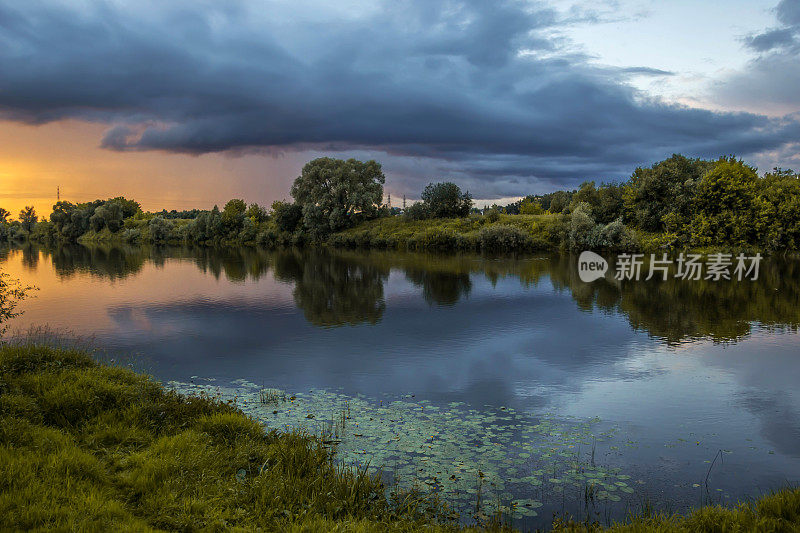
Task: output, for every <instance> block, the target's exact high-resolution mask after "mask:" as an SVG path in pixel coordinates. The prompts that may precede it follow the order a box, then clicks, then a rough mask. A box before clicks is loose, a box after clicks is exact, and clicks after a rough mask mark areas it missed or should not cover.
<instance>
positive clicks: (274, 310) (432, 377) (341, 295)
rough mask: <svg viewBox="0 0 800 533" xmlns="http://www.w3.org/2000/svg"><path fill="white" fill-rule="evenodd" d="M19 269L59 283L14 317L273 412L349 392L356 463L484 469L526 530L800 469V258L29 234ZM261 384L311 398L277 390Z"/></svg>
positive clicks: (2, 254)
mask: <svg viewBox="0 0 800 533" xmlns="http://www.w3.org/2000/svg"><path fill="white" fill-rule="evenodd" d="M0 267H1V268H2V269H3V270H4V271H6V272H8V273H10V274H12V275H13V276H15V277H18V278H21V279H22V280H23V281H25V282H27V283H29V284H34V285H36V286H37V287H39V289H40V290H39V291H38V293H37V297H36V298H35V299H32V300H28V301H26V302H25V303H24V304H23V308H24V310H25V314H24V315H23V316H22V317H21V318H19V319H17V320H16V321H15V322H14V323H13V324H12V325H13V326H15V327H17V328H21V329H24V328H26V327H28V326H31V325H48V326H49V327H51V328H54V329H56V330H66V331H70V332H71V333H72V334H74V335H78V336H93V337H94V339H95V343H96V344H97V345H98V346H101V347H103V348H104V349H106V350H108V351H111V352H113V353H118V354H127V356H128V357H131V358H133V359H135V361H136V363H137V365H138V366H139V367H140V368H145V369H146V370H147V371H149V372H151V373H152V374H153V375H155V376H156V377H157V378H159V379H161V380H163V381H165V382H175V383H173V385H174V386H176V387H178V388H183V390H189V389H192V388H194V389H198V388H206V389H208V390H217V391H220V392H222V393H226V394H233V395H238V396H239V397H240V400H241V401H242V402H243V403H244V404H246V407H247V409H248V410H250V412H251V414H254V416H259V417H261V418H262V419H263V420H264V422H265V423H266V424H268V425H273V426H280V425H283V424H294V425H296V424H304V425H305V426H306V427H307V428H308V429H309V430H311V431H322V430H325V429H326V427H327V429H330V428H331V427H332V426H330V425H328V426H326V424H328V422H326V421H327V420H333V419H334V418H336V410H337V409H339V410H341V408H342V406H347V407H349V408H351V409H352V411H353V412H352V413H351V416H352V421H351V422H348V430H347V431H348V433H349V434H350V435H352V434H353V433H356V431H360V432H361V433H359V435H365V436H363V437H359V438H360V439H362V440H360V441H358V439H353V437H352V436H351V437H349V438H350V439H351V441H348V443H345V444H344V445H342V446H343V450H342V456H343V457H344V458H346V459H347V460H349V461H353V462H355V461H359V460H367V459H369V460H371V461H372V464H373V465H374V464H375V462H376V460H377V462H382V463H385V464H384V466H386V467H387V471H393V472H394V474H397V475H398V476H400V475H401V474H402V475H405V476H406V478H408V479H410V478H411V477H412V476H411V474H413V472H414V471H415V469H416V470H417V471H418V472H420V474H419V476H418V477H421V478H423V479H424V480H427V481H428V483H427V487H428V488H429V489H430V490H446V491H451V495H452V494H453V493H455V496H453V497H454V502H455V503H454V506H456V507H458V505H464V504H465V503H466V502H469V501H474V499H475V498H476V496H477V495H476V493H475V492H474V489H475V486H476V485H481V487H480V489H479V491H480V492H481V495H482V497H483V498H484V499H486V498H487V495H488V497H489V498H490V499H493V500H496V501H497V502H498V504H499V505H503V506H505V505H506V502H510V501H517V502H518V508H517V511H519V506H525V509H524V510H523V511H524V512H522V513H519V512H516V513H515V512H514V508H513V507H512V508H511V511H510V512H511V514H515V515H516V516H517V517H518V519H519V520H521V522H518V523H519V524H522V525H524V526H535V525H539V524H543V523H547V522H548V521H549V519H550V517H551V516H552V512H554V511H556V512H568V513H573V514H576V515H578V516H583V515H586V514H588V515H589V516H592V517H594V518H597V519H600V520H607V519H609V518H612V517H619V516H622V515H623V514H624V513H625V511H626V509H629V508H636V507H637V506H638V505H640V504H641V502H642V501H644V500H647V501H649V502H651V503H654V504H655V505H656V506H658V507H661V508H663V509H667V510H682V509H685V508H686V507H687V506H690V505H696V504H699V503H701V502H703V501H708V500H709V499H710V500H711V501H715V502H717V501H721V502H728V501H735V500H736V499H739V498H744V497H749V496H754V495H758V494H761V493H762V492H764V491H767V490H769V489H771V488H777V487H781V486H785V485H787V484H797V483H798V482H799V481H800V392H798V386H797V383H798V379H799V378H800V350H799V349H798V347H799V346H800V345H799V344H798V340H800V339H798V334H797V326H798V325H799V324H800V262H798V261H796V260H786V259H771V260H769V261H767V262H765V263H764V264H762V268H761V273H760V276H759V279H758V280H756V281H741V282H711V281H700V282H689V281H681V280H670V281H667V282H660V281H652V282H645V281H638V282H633V281H631V282H623V283H620V282H615V281H614V280H613V279H610V278H609V279H605V280H599V281H596V282H594V283H592V284H586V283H583V282H581V281H580V280H579V279H578V276H577V270H576V265H575V258H574V257H569V256H563V255H541V256H530V257H517V258H486V257H480V256H472V255H458V256H432V255H424V254H415V253H399V252H370V253H366V252H334V251H320V250H317V251H299V250H285V251H276V252H268V251H263V250H255V249H248V248H242V249H235V250H212V249H207V248H114V247H111V248H108V247H93V248H87V247H82V246H72V247H62V248H53V249H39V248H36V247H33V246H28V247H23V248H18V249H4V250H0ZM242 380H244V381H242ZM264 387H269V388H278V389H281V390H282V391H286V393H287V395H294V396H295V398H296V399H295V401H294V402H282V401H280V402H279V405H277V404H276V408H275V409H273V408H272V406H271V405H269V406H266V405H261V404H260V403H259V402H258V401H256V399H257V394H258V391H259V390H260V389H261V388H264ZM248 395H250V396H248ZM248 401H249V403H248ZM273 411H279V412H278V413H277V414H274V415H273ZM307 414H311V415H312V418H307ZM359 422H360V423H361V426H360V428H361V429H359V430H355V429H353V428H354V427H355V424H356V423H359ZM417 433H419V435H417ZM427 433H436V434H434V435H427ZM387 436H388V438H386V439H385V440H386V442H389V441H391V443H390V444H391V445H390V446H389V447H388V448H387V447H386V446H385V445H378V444H377V443H378V441H380V442H383V440H384V438H385V437H387ZM414 439H420V440H419V442H417V441H416V440H414ZM422 439H425V441H424V442H423V440H422ZM469 439H477V440H475V441H474V442H473V441H471V440H470V441H469V445H470V446H473V448H470V449H469V450H466V448H464V444H465V443H467V441H468V440H469ZM356 441H357V442H356ZM428 441H429V442H428ZM384 444H385V442H384ZM423 448H424V450H423V451H420V450H421V449H423ZM465 450H466V451H465ZM475 450H477V451H475ZM548 450H555V451H552V452H551V451H548ZM715 458H716V459H715ZM412 459H413V460H412ZM458 462H461V463H463V464H462V465H461V466H459V465H457V463H458ZM712 464H713V466H712ZM420 465H422V466H423V467H424V468H422V469H420V468H416V467H417V466H420ZM431 465H432V466H431ZM450 468H455V469H457V472H456V473H457V474H458V475H457V476H456V477H457V478H458V480H457V481H456V480H452V482H445V484H444V485H443V481H442V477H444V478H448V479H449V475H450V474H451V472H450V470H449V469H450ZM509 469H511V473H509ZM445 470H447V471H446V472H445ZM478 470H480V472H481V473H482V474H483V475H484V478H481V477H480V476H479V475H478ZM454 472H455V471H454ZM597 472H600V473H599V474H598V473H597ZM394 474H392V473H390V478H391V476H393V475H394ZM453 475H455V474H453ZM598 476H599V478H600V480H601V481H600V482H599V483H597V490H596V491H595V492H594V493H593V495H592V496H593V497H592V498H588V499H587V497H586V487H587V486H588V485H589V484H592V483H593V481H592V480H593V479H594V480H596V479H598ZM398 479H402V477H398ZM484 479H485V480H486V481H485V482H484V481H483V480H484ZM489 479H491V482H492V483H493V484H489ZM509 479H511V480H516V481H511V482H509ZM520 480H521V481H520ZM398 482H400V481H398ZM447 483H450V484H449V485H447V486H445V485H446V484H447ZM615 484H616V485H615ZM599 491H603V492H604V494H603V496H602V497H601V498H599V499H598V498H597V497H596V496H597V494H598V492H599ZM519 502H522V503H519ZM525 502H527V504H526V503H525ZM531 502H532V503H531ZM534 509H535V511H534ZM534 515H536V516H534Z"/></svg>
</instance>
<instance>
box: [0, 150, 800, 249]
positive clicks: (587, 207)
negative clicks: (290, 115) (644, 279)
mask: <svg viewBox="0 0 800 533" xmlns="http://www.w3.org/2000/svg"><path fill="white" fill-rule="evenodd" d="M385 180H386V178H385V176H384V173H383V170H382V168H381V165H380V164H379V163H377V162H376V161H366V162H363V161H358V160H355V159H349V160H340V159H333V158H328V157H324V158H319V159H315V160H313V161H311V162H309V163H307V164H306V165H305V166H304V167H303V169H302V172H301V174H300V176H298V178H297V179H296V180H295V182H294V184H293V186H292V188H291V197H292V201H278V202H274V203H273V204H272V205H271V206H269V207H266V206H261V205H258V204H250V205H248V204H247V203H245V201H244V200H241V199H233V200H230V201H229V202H227V203H226V204H225V205H224V206H223V208H222V209H219V208H218V207H217V206H214V208H213V209H210V210H199V209H194V210H190V211H175V210H173V211H166V210H162V211H160V212H144V211H143V210H142V209H141V206H140V205H139V203H137V202H136V201H134V200H130V199H126V198H124V197H117V198H111V199H108V200H95V201H92V202H85V203H72V202H68V201H60V202H57V203H56V204H55V205H54V206H53V211H52V213H51V214H50V215H49V217H47V218H43V219H41V220H40V219H39V217H38V215H37V213H36V211H35V210H34V208H33V207H25V208H24V209H23V210H22V211H21V212H20V213H19V217H18V220H10V218H11V213H9V212H8V211H6V210H4V209H2V208H0V240H22V239H30V240H34V241H40V242H49V241H57V242H75V241H78V240H81V239H86V240H98V241H104V240H108V241H124V242H128V243H132V244H136V243H155V244H163V243H195V244H225V243H227V244H242V243H245V244H260V245H264V246H279V245H302V244H305V243H310V242H329V243H332V244H338V245H345V246H349V245H360V246H364V245H366V246H375V247H389V248H392V247H405V246H408V247H410V248H414V247H415V243H416V244H417V245H418V246H416V247H418V248H428V247H431V248H435V247H437V246H438V247H443V248H448V247H449V248H480V249H484V250H495V249H496V250H499V251H503V250H515V249H532V248H567V249H576V250H577V249H585V248H595V249H619V250H622V249H625V250H629V249H634V248H643V249H650V248H667V247H673V248H685V247H708V246H733V247H757V248H760V249H763V250H796V249H797V248H798V246H800V176H798V174H797V173H795V172H794V171H792V170H784V169H780V168H776V169H774V170H773V171H771V172H767V173H765V174H764V175H761V176H760V175H759V174H758V172H757V170H756V168H754V167H753V166H751V165H749V164H747V163H746V162H744V161H743V160H741V159H737V158H735V157H733V156H730V157H721V158H719V159H716V160H705V159H699V158H688V157H685V156H682V155H678V154H675V155H673V156H671V157H670V158H668V159H665V160H663V161H660V162H657V163H655V164H653V165H652V166H650V167H639V168H637V169H635V170H634V172H633V173H632V174H631V176H630V177H629V178H628V179H627V180H625V181H623V182H621V183H601V184H600V185H597V184H596V182H595V181H586V182H584V183H583V184H582V185H581V186H580V187H579V188H578V189H575V190H559V191H554V192H551V193H548V194H542V195H529V196H526V197H524V198H522V199H521V200H519V201H517V202H514V203H511V204H508V205H505V206H498V205H494V206H492V207H490V208H488V209H483V210H478V209H476V208H475V207H474V206H473V199H472V196H471V195H470V194H469V192H464V191H462V190H461V189H460V188H459V187H458V185H456V184H455V183H452V182H448V181H444V182H440V183H431V184H429V185H428V186H427V187H425V189H424V190H423V191H422V193H421V195H420V196H421V201H419V202H416V203H414V204H412V205H410V206H409V207H408V208H405V209H403V210H401V209H397V208H394V209H393V208H391V207H390V206H389V205H386V204H385V203H384V202H383V186H384V184H385ZM520 215H522V216H520ZM377 219H391V220H392V221H391V224H388V223H383V222H376V223H367V222H369V221H375V220H377ZM458 220H462V221H463V222H457V221H458ZM447 221H451V222H447ZM452 221H456V222H454V223H453V222H452ZM364 223H367V224H364ZM353 228H355V229H353ZM403 235H405V237H403ZM398 236H399V237H398Z"/></svg>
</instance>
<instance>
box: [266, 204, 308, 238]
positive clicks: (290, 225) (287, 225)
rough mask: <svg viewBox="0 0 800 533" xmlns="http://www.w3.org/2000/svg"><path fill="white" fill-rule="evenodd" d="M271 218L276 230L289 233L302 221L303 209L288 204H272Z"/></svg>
mask: <svg viewBox="0 0 800 533" xmlns="http://www.w3.org/2000/svg"><path fill="white" fill-rule="evenodd" d="M272 216H273V217H275V224H277V225H278V229H280V230H281V231H288V232H289V233H291V232H293V231H294V230H295V229H297V226H298V225H299V224H300V221H301V220H302V219H303V208H302V207H300V206H299V205H297V204H293V203H290V202H273V203H272Z"/></svg>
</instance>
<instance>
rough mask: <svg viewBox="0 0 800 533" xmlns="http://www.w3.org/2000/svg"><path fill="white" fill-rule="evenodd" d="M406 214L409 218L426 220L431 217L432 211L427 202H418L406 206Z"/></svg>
mask: <svg viewBox="0 0 800 533" xmlns="http://www.w3.org/2000/svg"><path fill="white" fill-rule="evenodd" d="M405 216H406V217H408V219H409V220H425V219H426V218H431V212H430V209H428V205H427V204H425V202H417V203H415V204H411V205H410V206H408V208H406V212H405Z"/></svg>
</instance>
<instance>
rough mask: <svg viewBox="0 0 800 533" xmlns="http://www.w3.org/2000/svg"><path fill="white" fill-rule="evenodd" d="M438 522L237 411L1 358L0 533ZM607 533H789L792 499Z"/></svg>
mask: <svg viewBox="0 0 800 533" xmlns="http://www.w3.org/2000/svg"><path fill="white" fill-rule="evenodd" d="M444 512H445V510H444V509H442V508H441V507H440V506H439V505H438V504H437V503H436V502H435V501H432V500H426V499H424V498H422V497H420V496H418V495H416V494H414V493H402V494H394V495H390V496H389V497H387V496H386V491H385V487H384V485H383V484H382V482H381V480H380V478H379V477H376V476H371V475H368V474H367V473H365V472H364V471H358V470H352V469H347V468H342V467H339V466H337V465H336V464H335V462H334V461H333V460H332V457H331V454H330V452H329V450H328V449H327V448H325V447H324V446H323V445H322V444H321V442H320V441H319V440H318V439H316V438H314V437H311V436H308V435H304V434H298V433H282V434H279V433H276V432H265V431H264V428H263V427H262V426H261V425H259V424H258V423H257V422H255V421H254V420H252V419H250V418H248V417H246V416H245V415H244V414H242V413H241V411H239V410H238V409H237V408H236V406H235V405H232V404H229V403H222V402H220V401H218V400H216V399H214V398H210V397H205V396H200V397H184V396H180V395H178V394H176V393H174V392H171V391H167V390H165V389H164V388H163V387H162V386H161V385H160V384H158V383H156V382H154V381H152V380H151V379H149V378H147V377H146V376H142V375H139V374H136V373H134V372H132V371H130V370H127V369H124V368H119V367H113V366H106V365H102V364H98V363H96V362H95V361H94V360H93V359H92V357H91V356H90V355H89V354H87V353H85V352H82V351H77V350H70V349H55V348H47V347H42V346H33V345H30V346H14V345H8V344H6V345H0V530H3V531H6V530H48V531H49V530H80V531H109V530H113V531H154V530H169V531H174V530H181V531H195V530H209V531H236V530H238V531H252V530H258V529H261V530H267V531H276V530H277V531H320V532H322V531H354V532H367V531H426V532H427V531H430V532H439V531H455V530H459V527H458V526H457V525H455V524H452V523H447V522H445V519H444V518H442V517H443V516H444V514H443V513H444ZM556 527H557V528H560V529H562V530H565V531H600V530H601V528H599V527H595V526H586V525H583V524H576V523H566V524H558V523H557V524H556ZM486 529H494V530H497V529H499V527H498V526H497V524H490V525H488V526H486ZM473 530H476V529H473ZM610 530H611V531H708V532H716V531H719V532H722V531H798V530H800V490H794V491H792V490H784V491H781V492H778V493H776V494H773V495H770V496H766V497H763V498H761V499H759V500H757V501H755V502H753V503H750V504H742V505H740V506H739V507H736V508H734V509H724V508H721V507H704V508H702V509H699V510H697V511H695V512H693V513H691V514H689V515H688V516H686V517H680V516H653V517H644V518H635V519H633V520H632V521H630V522H629V523H627V524H621V525H616V526H613V527H612V528H610Z"/></svg>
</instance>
